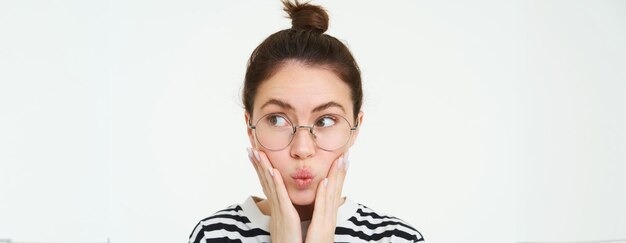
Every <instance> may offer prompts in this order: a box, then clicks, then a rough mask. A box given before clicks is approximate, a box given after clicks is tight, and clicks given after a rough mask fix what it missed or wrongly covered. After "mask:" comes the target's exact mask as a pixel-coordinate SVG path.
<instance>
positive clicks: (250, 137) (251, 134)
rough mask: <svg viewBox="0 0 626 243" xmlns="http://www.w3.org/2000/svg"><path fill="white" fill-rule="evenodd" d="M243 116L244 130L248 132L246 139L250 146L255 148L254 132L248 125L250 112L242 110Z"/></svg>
mask: <svg viewBox="0 0 626 243" xmlns="http://www.w3.org/2000/svg"><path fill="white" fill-rule="evenodd" d="M244 118H245V121H246V130H247V133H248V139H250V146H251V147H253V148H256V146H255V145H256V143H255V139H254V132H252V129H251V128H250V127H248V125H249V124H251V123H252V122H251V119H252V117H250V113H248V112H247V111H245V112H244Z"/></svg>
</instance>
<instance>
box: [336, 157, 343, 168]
mask: <svg viewBox="0 0 626 243" xmlns="http://www.w3.org/2000/svg"><path fill="white" fill-rule="evenodd" d="M337 169H338V170H341V169H343V158H339V164H338V166H337Z"/></svg>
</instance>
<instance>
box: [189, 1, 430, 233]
mask: <svg viewBox="0 0 626 243" xmlns="http://www.w3.org/2000/svg"><path fill="white" fill-rule="evenodd" d="M284 6H285V7H284V10H285V11H286V12H287V13H288V14H289V17H290V18H291V19H292V25H293V26H292V28H290V29H286V30H281V31H278V32H276V33H274V34H272V35H271V36H269V37H268V38H267V39H265V40H264V41H263V42H262V43H261V44H260V45H259V46H258V47H257V48H256V49H255V50H254V52H253V53H252V55H251V57H250V60H249V63H248V68H247V70H246V76H245V84H244V89H243V103H244V107H245V121H246V124H247V126H248V136H249V138H250V144H251V145H252V148H248V157H249V158H250V161H251V163H252V165H253V167H254V169H255V170H256V172H257V175H258V178H259V181H260V183H261V185H262V187H263V192H264V194H265V196H266V197H267V199H261V198H258V197H253V196H250V197H249V198H248V200H247V201H246V202H244V203H243V204H238V205H232V206H230V207H228V208H226V209H224V210H221V211H218V212H217V213H215V214H214V215H213V216H211V217H208V218H206V219H203V220H201V221H200V222H199V223H198V225H197V226H196V227H195V229H194V230H193V232H192V233H191V235H190V238H189V242H190V243H199V242H229V241H234V242H269V241H271V242H290V243H293V242H302V241H304V242H361V241H370V242H371V241H375V242H419V241H423V238H422V236H421V234H420V233H419V232H418V231H417V230H415V229H414V228H413V227H411V226H409V225H408V224H407V223H405V222H404V221H402V220H400V219H398V218H396V217H392V216H388V215H382V214H380V213H377V212H374V211H373V210H372V209H370V208H368V207H366V206H364V205H362V204H358V203H355V202H352V201H350V200H349V199H346V198H345V197H341V191H342V187H343V182H344V178H345V176H346V173H347V170H348V168H349V165H350V161H349V158H348V149H349V148H350V147H351V146H352V144H354V141H355V140H356V138H357V136H358V134H359V125H360V124H362V122H363V112H361V111H360V109H361V103H362V96H363V92H362V89H361V76H360V71H359V68H358V66H357V64H356V62H355V60H354V59H353V57H352V55H351V54H350V51H349V50H348V49H347V48H346V46H345V45H343V44H342V43H341V42H340V41H338V40H337V39H335V38H334V37H332V36H329V35H326V34H324V32H325V31H326V29H327V28H328V15H327V14H326V12H325V10H324V9H323V8H321V7H319V6H316V5H311V4H308V3H299V2H297V1H296V2H295V3H291V2H288V1H286V2H284Z"/></svg>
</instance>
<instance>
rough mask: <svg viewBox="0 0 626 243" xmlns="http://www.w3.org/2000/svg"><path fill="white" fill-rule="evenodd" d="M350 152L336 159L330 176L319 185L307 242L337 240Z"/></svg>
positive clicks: (324, 242)
mask: <svg viewBox="0 0 626 243" xmlns="http://www.w3.org/2000/svg"><path fill="white" fill-rule="evenodd" d="M348 166H349V161H348V153H347V152H346V153H345V154H344V155H343V156H342V157H340V158H339V159H337V160H335V162H334V163H333V165H332V166H331V168H330V171H328V177H327V178H326V179H324V180H322V182H320V184H319V185H318V187H317V194H316V196H315V208H314V209H313V217H312V219H311V224H310V225H309V230H308V231H307V234H306V240H305V242H307V243H322V242H323V243H328V242H334V240H335V227H336V226H337V211H338V209H339V206H341V204H342V203H343V201H344V199H342V198H341V191H342V189H343V182H344V179H345V178H346V173H347V171H348Z"/></svg>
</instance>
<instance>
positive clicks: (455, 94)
mask: <svg viewBox="0 0 626 243" xmlns="http://www.w3.org/2000/svg"><path fill="white" fill-rule="evenodd" d="M315 3H320V4H322V5H324V6H325V7H326V8H327V9H328V10H329V14H330V19H331V25H330V29H329V31H328V32H327V33H329V34H331V35H334V36H336V37H337V38H339V39H340V40H343V41H345V42H346V44H347V45H348V46H349V47H350V48H351V50H352V52H353V53H354V56H355V58H356V59H357V61H358V62H359V64H360V66H361V69H362V72H363V80H364V85H365V104H364V107H363V110H364V112H365V119H364V123H363V126H362V130H361V135H360V137H359V140H358V141H357V143H356V145H355V146H354V147H353V149H352V152H351V161H352V163H351V167H350V171H349V175H348V179H347V182H346V185H345V189H344V192H345V194H346V195H348V196H349V197H351V198H352V199H353V200H354V201H357V202H360V203H363V204H365V205H368V206H369V207H371V208H373V209H375V210H378V211H381V212H386V213H389V214H392V215H395V216H398V217H400V218H402V219H404V220H406V221H408V222H409V223H410V224H412V225H413V226H415V227H416V228H418V229H419V230H420V231H421V232H422V233H423V234H424V235H425V237H426V239H427V241H428V242H450V243H452V242H494V243H496V242H519V241H574V240H577V241H582V240H607V239H623V238H626V206H625V205H626V193H625V192H626V176H625V172H626V126H625V125H624V124H626V108H625V104H626V98H624V97H625V96H624V94H625V93H626V2H624V1H472V2H470V1H456V2H442V1H436V2H434V1H433V2H425V1H419V2H417V1H385V2H384V3H383V2H382V1H368V2H364V1H316V2H315ZM284 16H285V14H284V13H283V12H282V10H281V5H280V3H279V1H277V0H276V1H169V2H167V1H147V0H145V1H139V0H133V1H123V0H109V1H78V0H76V1H69V0H65V1H28V0H20V1H17V0H5V1H1V2H0V238H12V239H14V240H17V241H54V242H61V241H69V242H93V241H106V239H107V238H110V240H111V242H112V243H126V242H128V243H135V242H163V243H165V242H186V241H187V237H188V235H189V233H190V232H191V230H192V228H193V227H194V226H195V224H196V223H197V222H198V220H200V219H202V218H204V217H207V216H209V215H210V214H212V213H213V212H215V211H217V210H220V209H222V208H224V207H226V206H228V205H231V204H233V203H240V202H243V201H244V200H245V198H246V197H247V196H248V195H250V194H254V195H262V191H261V187H260V186H259V185H258V181H257V178H256V174H255V173H254V171H253V170H252V168H251V166H250V164H249V162H248V161H247V158H246V153H245V147H246V146H248V140H247V137H246V135H245V123H244V119H243V109H242V106H241V102H240V91H241V88H242V81H243V77H244V72H245V66H246V61H247V58H248V57H249V55H250V53H251V52H252V50H253V49H254V47H256V46H257V45H258V44H259V43H260V42H261V41H262V40H263V39H264V38H265V37H266V36H267V35H269V34H271V33H274V32H276V31H278V30H280V29H284V28H288V27H290V22H289V20H287V19H286V18H284Z"/></svg>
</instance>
